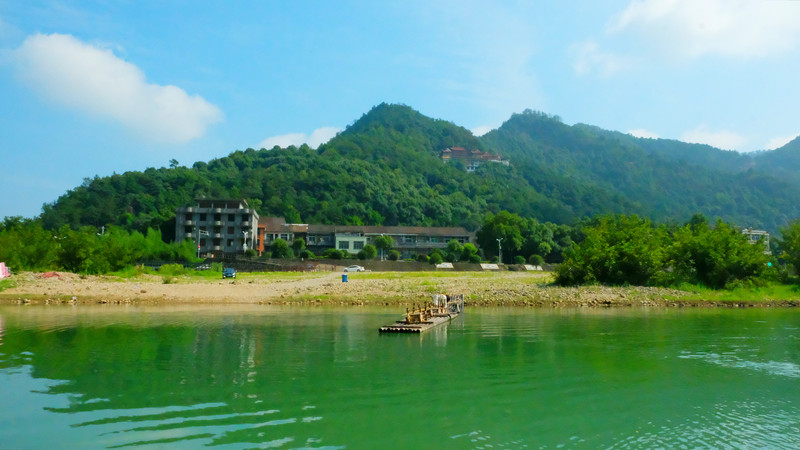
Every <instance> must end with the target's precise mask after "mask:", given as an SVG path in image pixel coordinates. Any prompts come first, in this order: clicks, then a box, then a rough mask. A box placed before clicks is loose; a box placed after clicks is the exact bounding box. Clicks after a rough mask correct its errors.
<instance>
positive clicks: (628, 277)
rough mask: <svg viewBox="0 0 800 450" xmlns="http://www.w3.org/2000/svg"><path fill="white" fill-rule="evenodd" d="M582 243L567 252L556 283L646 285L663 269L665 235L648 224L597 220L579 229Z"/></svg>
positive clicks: (632, 220)
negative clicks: (582, 237)
mask: <svg viewBox="0 0 800 450" xmlns="http://www.w3.org/2000/svg"><path fill="white" fill-rule="evenodd" d="M583 232H584V234H585V235H586V239H584V241H583V242H581V243H580V244H579V245H577V246H575V247H573V248H571V249H569V250H568V251H567V252H566V254H565V260H564V263H563V264H561V265H560V266H559V268H558V269H557V270H556V283H558V284H561V285H575V284H586V283H604V284H612V285H621V284H635V285H647V284H649V283H650V282H651V279H652V278H653V277H654V276H655V275H656V274H658V273H659V272H661V271H663V270H664V269H665V262H666V249H665V246H666V241H667V233H666V230H665V229H664V227H653V226H652V224H651V223H650V221H649V220H646V219H640V218H639V217H637V216H635V215H632V216H625V215H620V216H601V217H598V218H596V219H594V220H593V221H592V222H591V223H590V225H589V226H587V227H585V228H584V229H583Z"/></svg>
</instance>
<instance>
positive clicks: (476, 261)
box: [469, 255, 481, 264]
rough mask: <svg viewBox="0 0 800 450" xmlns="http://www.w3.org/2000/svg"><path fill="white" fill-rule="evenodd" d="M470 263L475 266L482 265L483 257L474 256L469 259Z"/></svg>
mask: <svg viewBox="0 0 800 450" xmlns="http://www.w3.org/2000/svg"><path fill="white" fill-rule="evenodd" d="M469 262H471V263H473V264H480V263H481V257H480V256H478V255H472V256H470V257H469Z"/></svg>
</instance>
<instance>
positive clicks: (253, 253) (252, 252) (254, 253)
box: [244, 248, 258, 258]
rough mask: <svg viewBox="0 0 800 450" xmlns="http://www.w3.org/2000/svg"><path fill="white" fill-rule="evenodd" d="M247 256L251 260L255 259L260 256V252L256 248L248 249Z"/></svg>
mask: <svg viewBox="0 0 800 450" xmlns="http://www.w3.org/2000/svg"><path fill="white" fill-rule="evenodd" d="M244 254H245V256H249V257H250V258H255V257H256V256H258V252H257V251H256V250H255V249H254V248H248V249H247V251H246V252H244Z"/></svg>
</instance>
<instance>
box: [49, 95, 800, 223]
mask: <svg viewBox="0 0 800 450" xmlns="http://www.w3.org/2000/svg"><path fill="white" fill-rule="evenodd" d="M453 146H459V147H465V148H468V149H479V150H482V151H489V152H491V153H497V154H501V155H503V156H504V157H506V158H508V160H509V161H510V163H511V164H510V165H509V166H505V165H501V164H490V163H487V164H484V165H482V166H481V167H479V168H478V170H476V171H475V172H474V173H467V172H466V171H464V170H463V166H461V164H460V163H459V162H456V161H454V162H451V163H449V164H445V163H444V162H443V161H442V160H441V159H440V157H439V152H440V151H441V150H442V149H444V148H447V147H453ZM775 167H782V169H784V170H776V169H775ZM798 168H800V142H798V140H795V141H793V142H792V143H790V144H787V146H785V147H783V148H781V149H779V150H775V151H772V152H764V153H761V154H758V155H742V154H739V153H736V152H727V151H723V150H719V149H714V148H712V147H708V146H702V145H697V144H686V143H682V142H678V141H670V140H663V139H642V138H636V137H633V136H630V135H627V134H623V133H619V132H614V131H607V130H603V129H600V128H597V127H594V126H591V125H585V124H576V125H571V126H570V125H567V124H564V123H563V122H561V120H560V119H559V118H558V117H556V116H550V115H547V114H544V113H538V112H533V111H529V110H526V111H525V112H523V113H520V114H514V115H512V116H511V118H509V119H508V120H507V121H506V122H505V123H503V125H502V126H501V127H500V128H498V129H496V130H493V131H491V132H489V133H487V134H486V135H484V136H480V137H476V136H474V135H472V133H471V132H470V131H469V130H467V129H465V128H463V127H460V126H458V125H456V124H454V123H452V122H449V121H445V120H440V119H432V118H429V117H427V116H425V115H423V114H421V113H419V112H418V111H416V110H414V109H412V108H410V107H408V106H405V105H391V104H385V103H384V104H380V105H377V106H375V107H374V108H372V109H371V110H370V111H369V112H367V113H365V114H364V115H363V116H362V117H361V118H359V119H358V120H356V121H355V122H354V123H353V124H352V125H350V126H348V127H347V128H346V129H345V130H344V131H342V132H341V133H339V134H338V135H337V136H336V137H334V138H333V139H331V140H330V141H329V142H328V143H326V144H323V145H321V146H320V147H319V148H318V149H317V150H313V149H311V148H309V147H308V146H306V145H303V146H301V147H300V148H295V147H293V146H291V147H289V148H278V147H275V148H273V149H269V150H268V149H261V150H254V149H247V150H244V151H235V152H233V153H231V154H229V155H228V156H225V157H221V158H217V159H214V160H211V161H208V162H207V163H206V162H196V163H194V164H193V166H192V167H191V168H189V167H172V168H160V169H154V168H148V169H146V170H145V171H143V172H138V171H134V172H126V173H124V174H115V175H112V176H108V177H95V178H93V179H87V180H86V181H85V182H84V183H83V184H82V185H81V186H78V187H76V188H74V189H72V190H70V191H68V192H67V193H65V194H64V195H62V196H61V197H59V198H58V200H56V201H55V202H53V203H50V204H46V205H44V207H43V212H42V215H41V218H42V220H43V223H44V224H45V226H46V227H49V228H57V227H60V226H62V225H70V226H72V227H78V226H83V225H93V226H97V227H100V226H102V225H122V226H126V227H129V228H134V229H139V230H144V229H146V228H147V227H160V228H161V229H162V230H163V231H164V234H165V235H169V233H171V230H172V228H171V227H172V226H174V225H173V224H172V222H173V220H172V219H173V218H174V214H175V210H176V208H177V207H178V206H180V205H183V204H187V203H191V202H192V201H193V199H195V198H198V197H208V198H211V197H225V198H228V197H231V198H245V199H247V200H248V202H250V204H251V205H252V206H254V207H256V209H257V210H258V211H259V213H260V214H261V215H262V216H268V215H276V216H282V217H285V218H286V219H287V220H288V221H290V222H304V223H321V224H367V225H427V226H464V227H466V228H468V229H470V230H474V229H476V228H478V227H479V226H480V224H481V223H482V221H483V218H484V216H485V214H486V213H497V212H499V211H502V210H508V211H510V212H513V213H517V214H519V215H521V216H523V217H532V218H536V219H538V220H539V221H542V222H544V221H550V222H554V223H574V222H575V221H578V220H581V219H583V218H586V217H590V216H593V215H596V214H605V213H628V214H639V215H642V216H647V217H650V218H652V219H653V220H657V221H664V222H673V223H682V222H685V221H686V220H688V219H689V218H690V217H691V216H692V214H695V213H703V214H705V215H707V216H709V217H712V218H715V217H719V218H722V219H724V220H726V221H730V222H733V223H735V224H737V225H741V226H747V227H759V228H765V229H767V230H770V231H775V230H777V228H778V227H779V226H781V225H783V224H785V223H787V222H788V220H790V219H792V218H795V217H800V206H798V205H797V204H796V203H797V202H796V201H795V199H797V198H800V197H798V194H800V179H798V175H796V174H795V173H793V172H798V171H797V169H798Z"/></svg>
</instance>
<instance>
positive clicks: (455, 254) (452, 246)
mask: <svg viewBox="0 0 800 450" xmlns="http://www.w3.org/2000/svg"><path fill="white" fill-rule="evenodd" d="M446 250H447V257H448V259H447V260H448V261H450V262H455V261H458V260H459V259H461V253H463V251H464V246H463V245H461V243H460V242H458V240H456V239H451V240H450V242H448V243H447V248H446Z"/></svg>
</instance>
